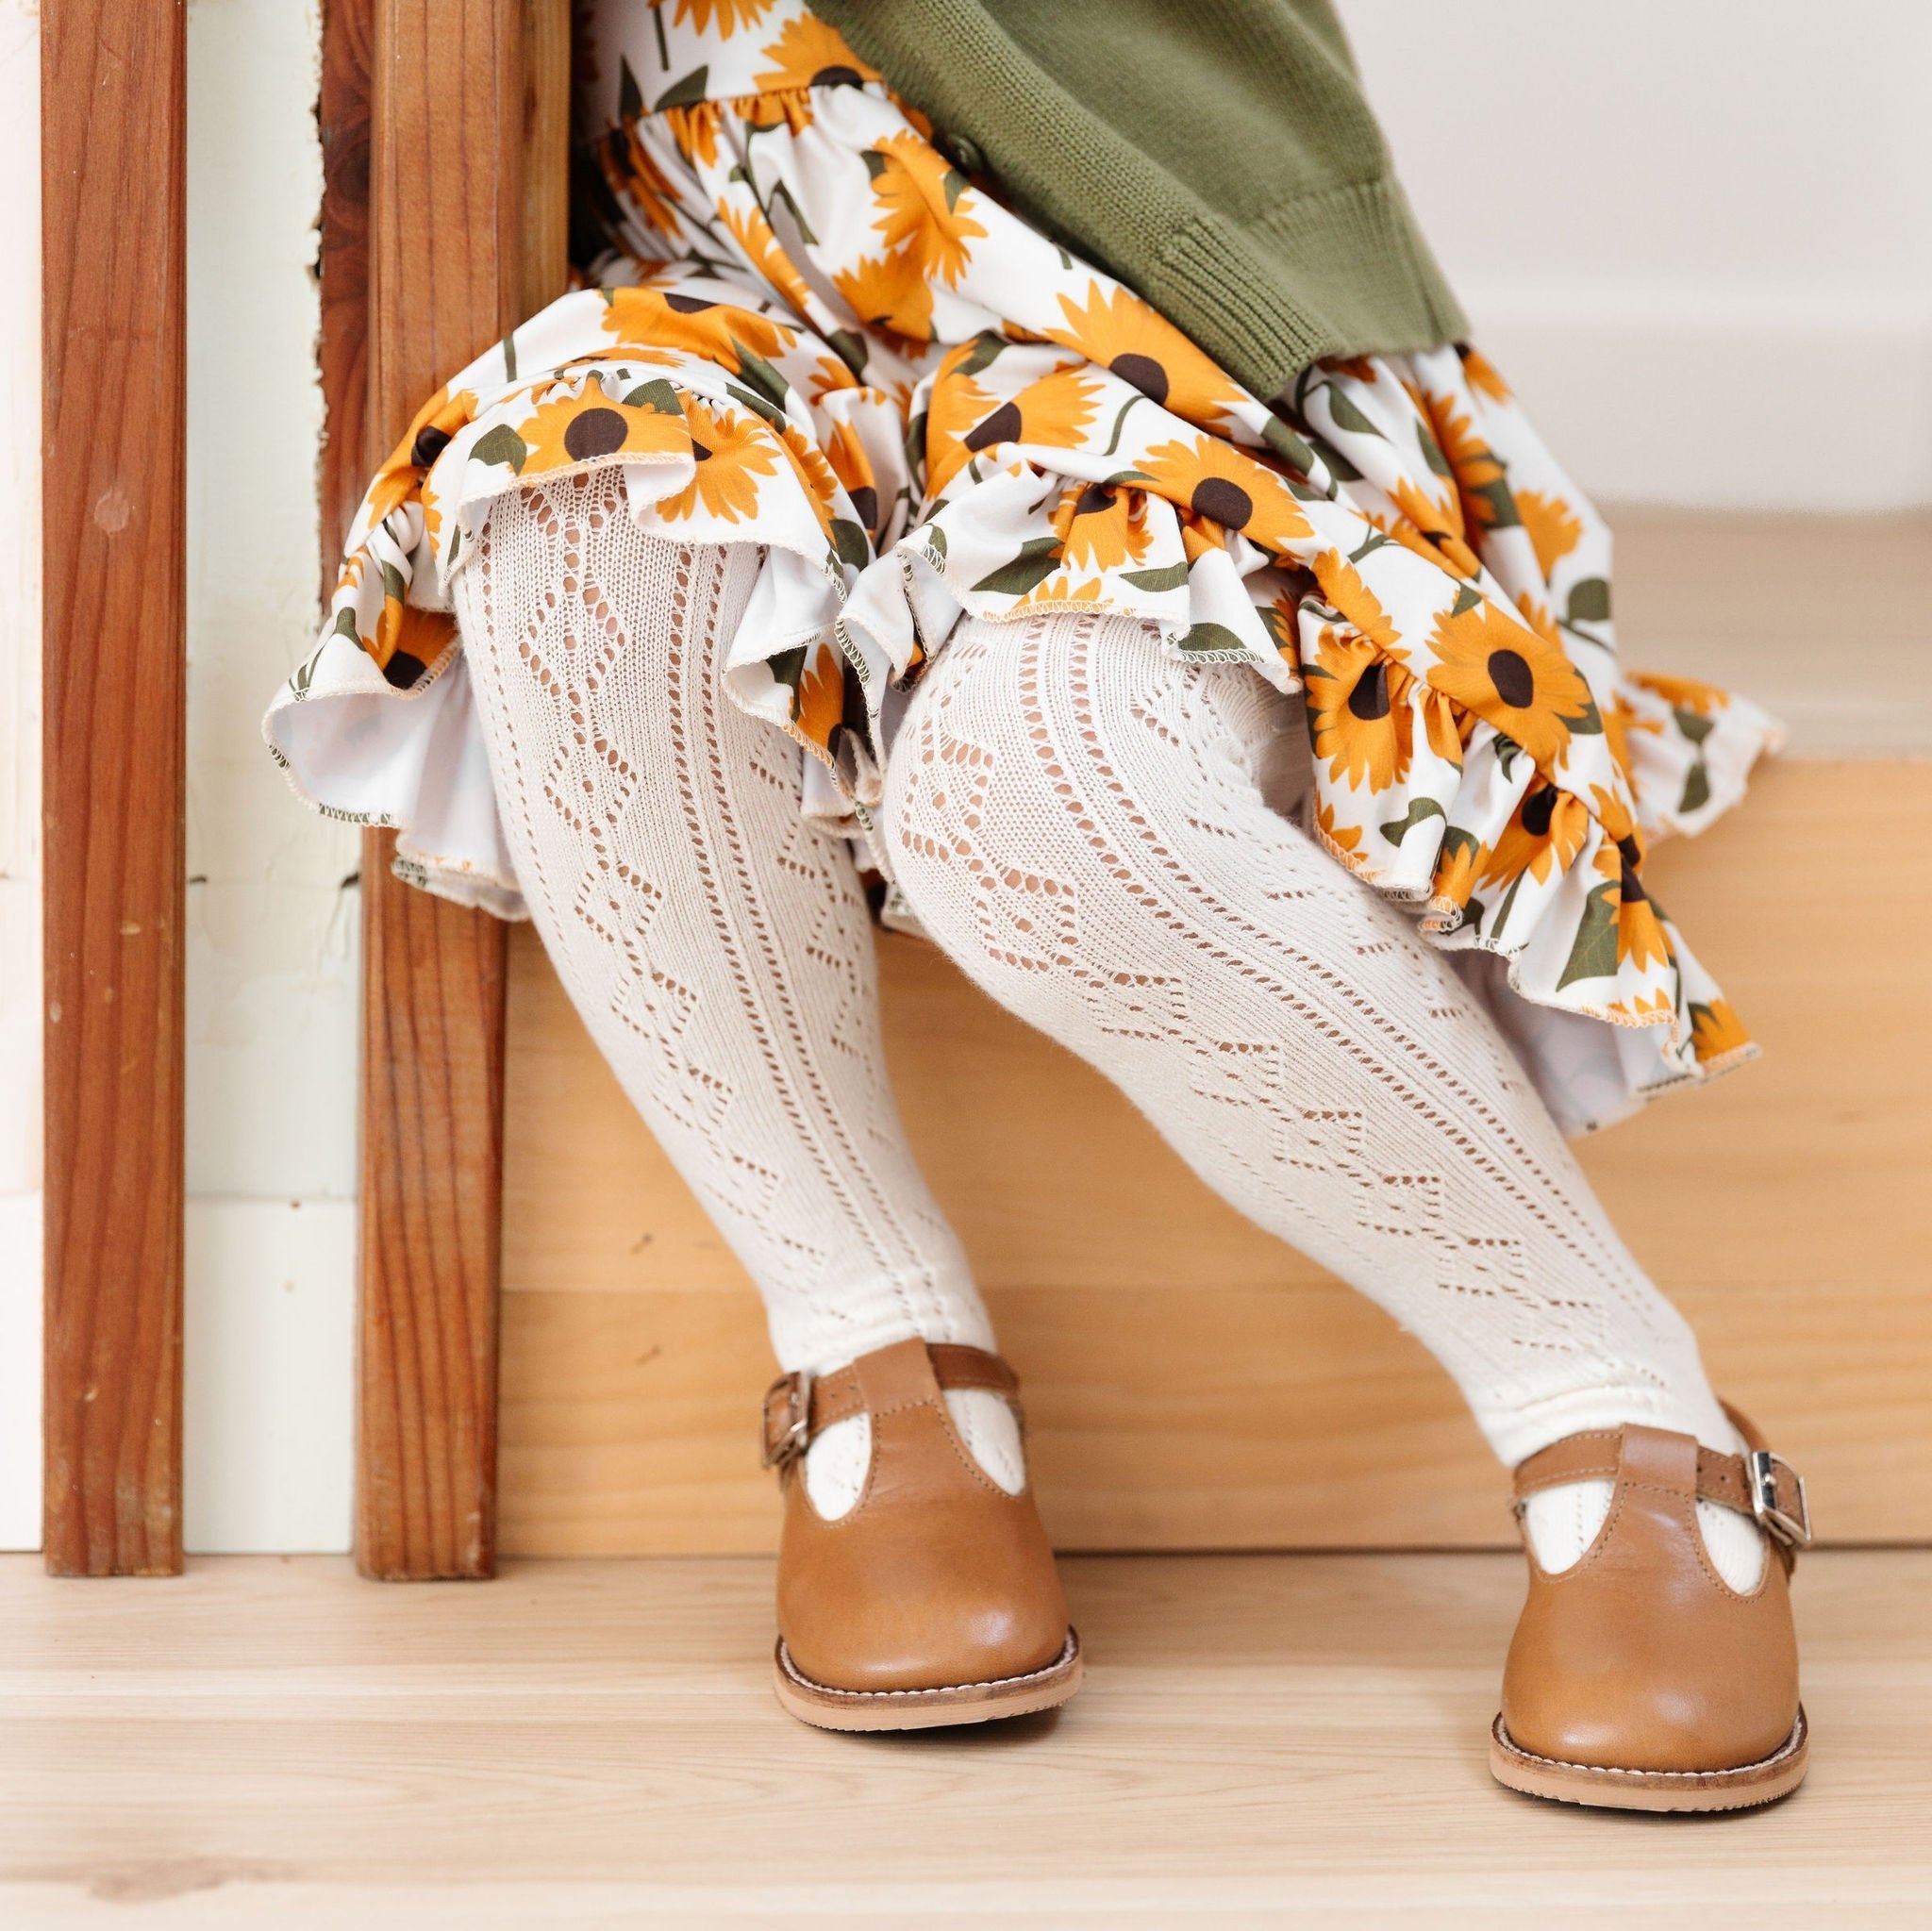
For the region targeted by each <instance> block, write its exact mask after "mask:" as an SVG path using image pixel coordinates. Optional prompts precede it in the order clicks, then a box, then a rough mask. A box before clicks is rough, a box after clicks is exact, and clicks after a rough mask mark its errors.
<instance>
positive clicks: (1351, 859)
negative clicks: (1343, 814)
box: [1315, 803, 1368, 872]
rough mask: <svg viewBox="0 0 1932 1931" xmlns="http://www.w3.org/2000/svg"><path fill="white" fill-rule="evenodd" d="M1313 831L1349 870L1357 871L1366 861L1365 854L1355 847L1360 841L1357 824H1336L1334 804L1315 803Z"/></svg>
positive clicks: (1360, 836)
mask: <svg viewBox="0 0 1932 1931" xmlns="http://www.w3.org/2000/svg"><path fill="white" fill-rule="evenodd" d="M1315 831H1316V834H1317V836H1318V837H1319V838H1320V839H1321V841H1322V844H1323V846H1324V848H1325V849H1326V850H1327V851H1328V852H1330V853H1331V854H1333V856H1334V857H1338V858H1340V859H1341V862H1342V863H1343V864H1344V865H1346V866H1347V867H1348V869H1349V870H1350V871H1351V872H1359V871H1360V870H1361V869H1362V867H1363V865H1365V864H1366V863H1367V862H1368V860H1367V857H1366V855H1365V854H1364V853H1361V852H1358V851H1357V849H1356V847H1357V845H1358V844H1360V843H1361V841H1362V835H1361V830H1360V828H1359V826H1357V825H1353V824H1337V823H1336V819H1335V807H1334V806H1332V805H1324V804H1320V803H1318V804H1317V805H1316V807H1315Z"/></svg>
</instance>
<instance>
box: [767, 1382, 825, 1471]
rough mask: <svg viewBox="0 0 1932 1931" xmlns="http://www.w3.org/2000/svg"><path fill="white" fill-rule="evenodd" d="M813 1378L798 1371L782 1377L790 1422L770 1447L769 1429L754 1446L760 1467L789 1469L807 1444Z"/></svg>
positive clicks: (809, 1437) (808, 1439) (809, 1431)
mask: <svg viewBox="0 0 1932 1931" xmlns="http://www.w3.org/2000/svg"><path fill="white" fill-rule="evenodd" d="M812 1380H813V1375H812V1372H811V1370H810V1369H809V1368H801V1369H799V1370H798V1371H797V1372H796V1373H791V1374H788V1375H786V1376H785V1387H786V1407H787V1412H788V1413H789V1414H790V1415H791V1423H790V1424H789V1425H788V1426H787V1428H786V1430H785V1432H784V1434H782V1435H781V1436H779V1438H778V1440H777V1442H776V1445H775V1446H774V1443H773V1441H772V1439H771V1435H770V1432H769V1430H767V1431H766V1432H765V1434H764V1436H763V1439H762V1440H760V1442H759V1444H758V1454H759V1462H760V1465H761V1466H762V1467H764V1468H768V1469H783V1468H790V1467H791V1464H792V1463H793V1462H795V1461H796V1460H797V1459H798V1457H800V1456H802V1455H803V1454H804V1453H805V1451H806V1450H807V1448H808V1447H809V1446H810V1445H811V1390H812Z"/></svg>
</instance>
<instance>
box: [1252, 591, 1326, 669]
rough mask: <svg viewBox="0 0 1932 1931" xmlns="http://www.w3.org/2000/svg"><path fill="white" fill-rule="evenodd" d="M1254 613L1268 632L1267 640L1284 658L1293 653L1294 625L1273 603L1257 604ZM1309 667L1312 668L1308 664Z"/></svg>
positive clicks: (1289, 656)
mask: <svg viewBox="0 0 1932 1931" xmlns="http://www.w3.org/2000/svg"><path fill="white" fill-rule="evenodd" d="M1255 612H1256V615H1257V616H1258V617H1259V618H1260V620H1261V628H1262V629H1263V630H1265V631H1266V632H1267V633H1268V641H1269V642H1270V643H1272V644H1273V645H1274V648H1275V649H1276V650H1278V651H1279V652H1280V653H1281V655H1282V656H1283V657H1285V658H1291V657H1293V656H1294V654H1295V634H1294V625H1293V624H1291V623H1290V622H1289V620H1288V619H1287V618H1286V617H1284V616H1283V615H1282V614H1281V612H1280V611H1279V610H1278V609H1276V608H1275V607H1274V605H1273V604H1257V605H1256V606H1255ZM1310 668H1311V669H1312V668H1314V667H1313V666H1310Z"/></svg>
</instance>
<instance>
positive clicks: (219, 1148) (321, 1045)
mask: <svg viewBox="0 0 1932 1931" xmlns="http://www.w3.org/2000/svg"><path fill="white" fill-rule="evenodd" d="M1341 6H1342V10H1343V13H1344V15H1345V17H1346V19H1347V21H1348V24H1349V26H1350V29H1351V31H1352V33H1353V35H1354V37H1355V39H1356V42H1357V50H1358V53H1359V55H1360V58H1361V61H1362V65H1363V69H1364V72H1365V74H1366V75H1367V79H1368V86H1369V91H1370V92H1371V94H1372V96H1373V97H1374V101H1375V103H1376V105H1377V107H1378V108H1379V109H1380V110H1381V112H1382V115H1383V118H1384V120H1385V122H1386V124H1387V125H1388V126H1389V128H1390V132H1391V139H1392V140H1393V141H1394V144H1395V148H1396V152H1397V156H1398V158H1399V160H1400V162H1401V165H1402V168H1403V172H1404V175H1405V178H1406V180H1407V184H1408V188H1409V191H1410V194H1411V196H1412V198H1413V199H1414V201H1415V203H1416V206H1417V208H1418V210H1419V212H1420V213H1421V216H1422V219H1423V222H1424V226H1425V227H1426V229H1427V230H1428V232H1429V234H1430V236H1431V238H1432V239H1433V240H1434V241H1435V243H1436V245H1437V247H1438V249H1439V251H1440V253H1441V256H1442V258H1443V260H1444V262H1445V263H1446V265H1447V267H1448V268H1449V271H1450V273H1451V275H1453V276H1454V277H1455V278H1456V280H1457V283H1458V285H1459V286H1460V287H1461V288H1462V290H1463V291H1464V292H1465V295H1466V298H1467V301H1468V305H1469V307H1470V308H1471V310H1472V312H1473V314H1474V319H1475V322H1476V325H1477V327H1478V330H1479V333H1480V335H1481V336H1482V338H1483V340H1484V341H1486V342H1488V343H1489V344H1490V345H1491V348H1492V349H1493V351H1494V352H1495V353H1496V354H1497V356H1498V358H1499V359H1501V360H1503V361H1504V362H1505V364H1506V365H1507V367H1508V368H1509V370H1510V372H1511V374H1512V375H1513V376H1514V378H1515V379H1516V381H1517V384H1518V386H1519V388H1520V389H1522V391H1524V394H1525V395H1526V397H1527V398H1528V400H1529V402H1530V404H1531V406H1532V408H1534V409H1535V410H1536V411H1537V413H1538V414H1539V416H1540V417H1541V419H1542V421H1543V423H1544V425H1545V427H1546V429H1547V430H1548V431H1549V433H1550V435H1551V438H1552V440H1553V441H1555V442H1557V445H1558V446H1559V447H1560V448H1561V449H1563V450H1564V452H1565V454H1566V456H1567V457H1568V458H1569V459H1570V461H1571V463H1572V465H1573V466H1574V469H1575V470H1576V472H1577V474H1578V475H1579V478H1580V480H1582V481H1583V482H1584V483H1585V485H1586V486H1587V487H1590V488H1592V489H1594V490H1596V491H1598V492H1600V493H1602V494H1605V495H1610V496H1621V497H1646V496H1648V497H1664V498H1667V499H1675V500H1679V501H1685V502H1695V503H1706V504H1762V505H1774V506H1779V507H1788V506H1789V507H1801V506H1806V505H1810V506H1816V507H1823V508H1858V507H1871V506H1884V505H1890V504H1898V503H1904V502H1911V501H1926V500H1932V115H1928V114H1927V113H1926V112H1925V110H1924V99H1925V89H1926V86H1927V76H1928V75H1932V8H1923V7H1922V6H1920V5H1919V4H1918V0H1840V4H1839V5H1838V6H1837V7H1835V8H1831V9H1829V10H1828V11H1826V10H1824V9H1819V8H1815V7H1813V6H1810V5H1805V6H1800V5H1799V4H1798V0H1758V4H1757V6H1756V7H1754V8H1738V7H1734V6H1719V5H1717V4H1715V0H1620V4H1619V5H1617V6H1615V7H1592V8H1583V7H1559V6H1551V5H1549V4H1547V0H1541V4H1538V0H1483V4H1481V5H1474V4H1470V0H1461V4H1459V5H1455V6H1451V7H1438V8H1428V9H1424V8H1422V7H1420V6H1419V5H1417V4H1415V0H1341ZM38 12H39V8H38V4H37V0H0V182H4V183H5V184H6V188H7V191H6V192H5V193H4V194H0V262H5V263H7V264H8V268H9V273H8V274H6V275H0V1547H4V1546H13V1547H20V1546H30V1545H31V1544H32V1543H33V1541H34V1540H36V1539H37V1536H38V1530H39V1484H40V1473H39V1447H38V1442H39V1339H38V1337H39V1310H40V1278H39V1274H40V1270H39V1260H38V1242H39V1225H40V1203H39V1187H40V1171H39V1113H40V1102H39V1040H40V996H39V932H38V899H39V883H38V863H39V838H38V794H39V780H38V772H37V764H36V754H37V747H38V739H39V697H38V693H39V672H38V649H37V640H38V628H39V617H38V608H39V606H38V564H39V550H40V540H39V524H38V505H37V500H36V491H35V480H36V479H35V475H34V465H33V460H32V457H31V454H30V452H32V451H33V450H34V449H36V448H37V447H38V444H39V411H40V400H39V378H38V353H37V342H38V324H39V292H38V287H37V281H36V276H35V274H34V264H35V263H36V262H37V260H38V258H39V247H38V208H37V204H36V184H37V181H38V164H37V159H36V142H37V139H38V134H37V127H38V116H37V90H38V50H37V43H36V42H37V30H36V21H37V16H38ZM316 32H317V23H316V16H315V7H314V0H192V4H191V8H190V75H189V78H190V104H189V107H190V120H191V134H190V155H189V302H190V314H189V335H190V353H189V381H190V405H189V407H190V435H189V443H190V448H189V491H190V504H189V540H190V557H189V622H190V651H191V663H190V710H191V715H190V749H191V757H192V773H191V779H190V796H189V809H190V822H189V855H190V856H189V864H190V871H191V874H192V877H193V878H194V880H195V881H196V882H194V883H192V885H191V886H190V889H189V908H190V929H189V947H190V950H189V1140H188V1146H189V1187H190V1190H191V1195H192V1198H191V1202H190V1207H189V1215H188V1333H187V1356H188V1367H187V1378H188V1390H187V1394H188V1440H187V1471H186V1473H187V1490H188V1492H187V1538H188V1544H189V1546H190V1548H191V1549H196V1550H212V1549H231V1548H286V1549H322V1548H341V1547H344V1546H346V1544H347V1540H348V1534H349V1494H350V1423H351V1412H350V1364H351V1346H352V1326H351V1306H352V1296H353V1284H352V1264H353V1259H352V1257H353V1250H354V1224H353V1223H354V1206H353V1193H354V1184H355V1182H354V1144H355V1130H354V1115H353V1077H354V1067H355V1052H356V1032H355V1013H354V972H355V956H356V910H357V894H356V892H355V891H354V890H353V889H351V888H348V887H346V886H345V885H344V883H343V881H344V880H345V879H346V878H347V877H348V876H349V874H351V873H352V872H353V871H354V870H355V867H356V862H357V858H356V841H355V839H354V837H353V836H352V835H351V834H350V833H348V832H347V831H345V830H343V829H342V828H341V827H340V826H334V825H330V824H325V823H323V822H322V821H320V820H317V819H315V818H312V817H310V816H309V815H308V813H306V812H305V811H303V810H301V809H300V808H298V807H296V806H295V805H294V804H293V803H292V802H291V800H290V798H289V797H288V796H287V794H286V792H285V791H284V789H283V787H282V783H281V780H280V778H279V776H278V775H277V774H275V770H274V768H273V767H272V766H271V764H270V763H269V761H268V759H267V757H266V756H265V755H264V754H263V753H262V751H261V749H260V747H259V741H258V734H257V720H258V715H259V712H260V710H261V707H262V705H263V703H264V702H265V700H266V697H267V695H268V692H269V691H270V689H271V687H272V686H273V685H274V684H275V681H276V679H277V678H279V677H280V676H281V675H282V674H283V673H284V672H285V671H286V670H287V669H288V668H289V667H290V666H291V664H293V663H294V662H295V661H296V660H297V659H298V658H300V656H301V655H303V653H304V652H306V650H307V648H308V641H309V633H310V629H311V626H312V624H313V619H314V591H315V584H316V580H317V575H318V558H317V555H316V541H317V538H316V498H315V470H314V464H315V450H316V444H317V439H318V436H319V434H320V427H321V407H320V398H319V394H318V391H317V387H316V382H315V371H314V355H313V350H314V339H315V330H316V322H317V309H316V293H315V287H314V282H313V278H312V275H311V264H312V262H313V258H314V249H315V236H314V221H315V211H316V207H317V202H318V198H319V194H320V190H321V176H320V168H319V164H318V157H317V149H316V142H315V130H314V124H313V118H312V116H313V108H314V101H315V92H316Z"/></svg>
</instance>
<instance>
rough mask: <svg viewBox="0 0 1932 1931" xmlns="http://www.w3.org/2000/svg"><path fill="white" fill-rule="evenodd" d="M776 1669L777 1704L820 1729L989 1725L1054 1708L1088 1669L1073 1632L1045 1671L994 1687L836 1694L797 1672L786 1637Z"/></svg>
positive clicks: (1008, 1679) (1007, 1679)
mask: <svg viewBox="0 0 1932 1931" xmlns="http://www.w3.org/2000/svg"><path fill="white" fill-rule="evenodd" d="M772 1670H773V1678H774V1685H775V1687H776V1689H777V1691H778V1701H779V1702H780V1703H781V1704H783V1705H784V1706H785V1707H786V1709H787V1710H788V1711H790V1712H791V1715H792V1716H795V1717H796V1718H797V1719H798V1720H799V1722H800V1723H812V1724H815V1725H816V1726H817V1727H818V1728H819V1729H821V1730H936V1729H938V1728H940V1727H941V1725H943V1724H947V1723H991V1722H993V1721H995V1720H996V1719H998V1718H1001V1717H1024V1716H1029V1715H1031V1714H1032V1713H1033V1712H1034V1711H1035V1710H1041V1709H1052V1708H1053V1707H1054V1706H1056V1705H1057V1704H1062V1703H1065V1702H1066V1700H1067V1699H1068V1698H1069V1697H1070V1696H1072V1695H1073V1693H1074V1690H1078V1689H1079V1687H1080V1679H1081V1677H1082V1676H1083V1675H1084V1674H1085V1673H1086V1665H1085V1663H1084V1662H1082V1660H1081V1657H1080V1639H1079V1638H1078V1637H1077V1636H1075V1635H1074V1632H1073V1631H1072V1630H1071V1629H1070V1630H1068V1631H1067V1644H1066V1647H1065V1648H1064V1649H1063V1650H1061V1651H1060V1653H1059V1655H1058V1656H1056V1657H1055V1658H1054V1659H1053V1661H1052V1662H1050V1663H1049V1664H1047V1666H1046V1667H1045V1668H1044V1669H1043V1670H1031V1671H1028V1672H1027V1673H1026V1674H1025V1675H1024V1676H1006V1677H1002V1678H1000V1679H999V1680H998V1681H996V1682H991V1683H956V1684H952V1685H949V1686H947V1687H945V1688H943V1689H939V1690H834V1689H833V1688H832V1687H831V1686H830V1685H829V1684H824V1683H814V1682H813V1681H812V1679H811V1678H810V1677H809V1676H808V1675H806V1674H805V1673H803V1672H802V1671H800V1670H799V1669H798V1668H797V1666H796V1665H795V1664H794V1663H793V1662H792V1660H791V1655H790V1653H789V1652H788V1651H787V1649H786V1647H785V1640H784V1639H783V1638H782V1637H781V1638H780V1639H779V1640H778V1648H777V1653H776V1654H775V1655H774V1657H773V1659H772Z"/></svg>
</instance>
